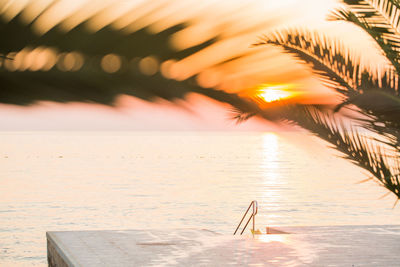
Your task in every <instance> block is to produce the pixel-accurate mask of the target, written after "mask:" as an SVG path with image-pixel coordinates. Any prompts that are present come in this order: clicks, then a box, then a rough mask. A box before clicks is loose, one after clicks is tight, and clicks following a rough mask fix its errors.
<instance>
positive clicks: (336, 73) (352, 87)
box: [255, 30, 399, 97]
mask: <svg viewBox="0 0 400 267" xmlns="http://www.w3.org/2000/svg"><path fill="white" fill-rule="evenodd" d="M264 44H272V45H276V46H279V47H282V48H283V49H284V50H285V51H286V52H287V53H290V54H292V55H294V56H296V57H297V58H298V59H300V60H301V61H303V62H305V63H307V64H310V65H311V67H312V70H313V72H314V73H315V74H316V75H317V76H318V77H319V78H320V79H321V80H322V83H323V84H325V85H326V86H328V87H329V88H332V89H334V90H336V91H337V92H339V93H341V94H343V95H345V96H347V97H352V96H356V95H359V94H362V93H363V92H364V91H368V90H381V91H384V92H388V93H391V94H398V87H399V79H398V75H397V73H396V72H395V71H393V70H387V69H385V70H381V69H378V70H377V71H375V72H374V71H372V70H371V69H368V68H366V67H363V66H362V64H361V63H360V60H359V59H358V58H355V57H354V56H352V54H353V53H351V51H349V50H348V49H346V48H345V47H344V46H343V44H341V43H340V42H338V41H336V40H331V39H329V38H328V37H326V36H325V35H321V34H318V33H314V32H308V31H303V30H286V31H280V32H275V33H273V34H270V35H267V36H264V37H263V38H262V39H261V41H260V42H258V43H256V44H255V45H264Z"/></svg>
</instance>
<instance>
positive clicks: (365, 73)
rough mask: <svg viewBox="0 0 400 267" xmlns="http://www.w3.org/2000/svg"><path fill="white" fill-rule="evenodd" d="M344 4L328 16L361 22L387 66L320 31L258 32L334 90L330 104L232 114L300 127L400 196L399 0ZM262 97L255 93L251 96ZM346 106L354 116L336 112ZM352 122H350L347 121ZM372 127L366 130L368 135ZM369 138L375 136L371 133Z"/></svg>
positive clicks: (348, 0) (356, 0)
mask: <svg viewBox="0 0 400 267" xmlns="http://www.w3.org/2000/svg"><path fill="white" fill-rule="evenodd" d="M344 2H345V4H346V5H345V7H344V8H342V9H338V10H335V11H334V12H332V13H331V15H330V17H329V19H331V20H342V21H347V22H350V23H353V24H355V25H357V26H358V27H360V28H362V29H363V30H364V31H365V32H366V33H367V34H368V35H369V36H370V37H371V39H372V40H373V41H375V43H376V44H377V45H378V46H377V47H378V48H379V50H380V52H381V54H382V55H383V56H384V57H385V58H386V62H387V66H385V67H380V68H379V67H377V68H372V67H364V66H363V65H362V64H361V60H360V58H357V57H356V56H354V55H353V53H352V51H351V50H350V49H348V48H346V46H345V45H343V43H341V42H339V41H338V40H336V39H331V38H329V37H327V36H326V35H324V34H322V33H318V32H310V31H307V30H298V29H293V30H284V31H277V32H274V33H272V34H270V35H267V36H264V37H262V38H261V40H260V41H259V42H258V43H256V44H255V45H257V46H259V45H274V46H278V47H280V48H282V49H283V50H284V51H285V52H286V53H289V54H292V55H293V56H295V57H296V58H297V59H299V60H300V61H301V62H303V63H305V64H306V65H307V66H309V67H311V69H312V71H313V73H314V74H315V75H316V76H318V77H319V78H320V79H321V81H322V83H323V84H325V85H326V86H328V87H329V88H332V89H333V90H335V91H336V92H338V93H339V94H340V96H341V97H342V99H343V101H342V103H341V104H340V105H338V106H337V107H336V108H335V109H334V110H330V111H329V110H326V109H321V108H320V107H315V106H305V105H303V106H300V105H290V104H285V103H281V104H282V105H279V103H276V104H275V105H274V106H271V105H265V104H264V105H263V106H264V108H257V109H254V110H252V111H249V112H243V111H240V110H236V119H238V120H239V121H240V120H244V119H247V118H249V117H250V116H252V115H260V116H262V117H264V118H267V119H273V120H284V121H287V122H290V123H294V124H296V125H299V126H301V127H303V128H305V129H307V130H309V131H310V132H312V133H314V134H315V135H317V136H318V137H320V138H322V139H324V140H326V141H328V142H329V143H330V144H331V145H332V146H333V147H334V148H335V149H336V150H338V151H340V152H341V153H343V155H344V157H345V158H347V159H349V160H350V161H352V162H353V163H355V164H356V165H358V166H359V167H361V168H363V169H365V170H367V171H368V172H370V173H371V174H372V177H371V178H369V179H372V178H373V177H374V178H376V181H378V182H379V183H380V184H381V185H383V186H384V187H386V188H387V189H388V190H389V193H390V192H392V193H393V194H395V195H396V197H397V200H398V199H399V198H400V160H399V159H400V117H399V116H400V95H399V87H400V16H399V14H400V1H398V0H344ZM260 101H262V100H260V99H256V102H260ZM342 108H347V109H350V110H351V111H352V113H351V114H352V115H351V116H350V115H347V116H343V115H342V116H340V117H339V113H340V112H339V111H341V110H342ZM349 125H350V126H349ZM371 132H372V133H371ZM371 136H374V137H371Z"/></svg>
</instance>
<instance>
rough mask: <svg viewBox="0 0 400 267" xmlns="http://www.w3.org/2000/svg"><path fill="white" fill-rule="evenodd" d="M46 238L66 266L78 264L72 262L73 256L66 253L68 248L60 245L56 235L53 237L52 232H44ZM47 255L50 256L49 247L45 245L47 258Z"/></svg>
mask: <svg viewBox="0 0 400 267" xmlns="http://www.w3.org/2000/svg"><path fill="white" fill-rule="evenodd" d="M46 239H47V242H48V243H50V244H51V245H52V247H53V248H54V249H55V250H56V252H57V254H58V256H59V257H60V258H62V260H63V261H64V263H65V264H66V265H67V266H70V267H76V266H79V264H78V263H77V262H74V260H73V257H72V255H71V254H69V253H68V250H67V249H66V248H65V247H62V242H61V241H60V240H58V239H57V237H55V236H54V235H53V233H52V232H46ZM49 256H50V255H49V247H48V245H47V258H49ZM48 264H49V263H48ZM49 266H50V265H49Z"/></svg>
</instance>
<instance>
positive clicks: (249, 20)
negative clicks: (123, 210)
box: [0, 0, 379, 130]
mask: <svg viewBox="0 0 400 267" xmlns="http://www.w3.org/2000/svg"><path fill="white" fill-rule="evenodd" d="M52 2H53V0H31V1H29V0H24V1H3V2H2V3H1V4H0V14H1V16H2V18H3V19H5V20H10V19H12V18H13V17H14V16H16V15H17V14H18V13H20V12H21V14H22V17H23V19H24V20H25V21H26V22H30V21H32V20H33V19H34V18H37V20H36V21H35V22H34V26H35V29H36V31H37V33H38V34H43V33H45V32H47V31H48V30H50V29H51V28H52V27H54V26H55V25H58V24H59V23H60V22H61V27H62V28H63V29H64V30H65V31H68V30H71V29H72V28H73V27H74V26H76V25H77V24H79V23H80V22H81V21H82V20H85V19H88V18H91V19H90V20H89V22H90V23H89V25H90V28H91V29H92V31H96V30H99V29H101V28H102V27H104V26H106V25H112V26H113V27H115V28H117V29H119V28H123V27H125V26H127V25H130V26H129V27H127V28H126V29H125V31H127V32H133V31H136V30H138V29H140V28H143V27H149V28H148V29H149V31H151V32H154V33H156V32H159V31H162V30H164V29H165V28H167V27H169V26H172V25H175V24H177V23H180V22H182V21H187V20H188V21H189V22H190V23H189V25H188V26H187V27H186V28H185V29H183V30H182V31H180V32H178V33H176V34H174V35H173V36H172V38H171V40H170V44H169V45H171V46H173V47H175V48H176V49H177V50H180V49H184V48H188V47H192V46H195V45H197V44H199V43H201V42H203V41H204V40H207V39H208V38H210V37H213V36H216V35H218V36H219V41H218V42H217V43H215V44H213V45H211V46H209V47H207V48H205V49H203V50H201V51H199V52H197V53H195V54H192V55H190V56H188V57H187V58H184V59H182V60H181V61H179V62H175V61H171V62H169V63H170V64H168V75H169V76H170V78H173V79H177V80H182V79H186V78H188V77H194V76H195V77H196V79H197V82H198V83H199V85H201V86H205V87H215V88H218V89H220V90H225V91H228V92H235V93H241V94H243V93H246V92H251V91H252V90H254V88H256V87H257V86H259V85H260V84H282V83H283V84H291V85H294V86H292V87H293V88H292V89H291V90H294V91H296V92H298V95H301V98H303V99H307V100H308V101H312V102H323V103H326V102H328V103H330V102H332V101H333V98H334V96H333V94H331V93H330V91H329V90H328V89H327V88H325V87H324V86H322V85H321V84H320V83H319V81H318V80H317V79H316V78H313V77H312V75H311V72H310V70H309V69H307V68H306V67H304V65H302V64H299V63H297V62H296V61H295V60H294V59H293V58H292V57H290V56H289V55H286V54H283V53H282V52H281V50H279V49H278V48H274V47H257V48H251V47H250V46H251V44H252V43H255V42H256V41H257V40H258V37H259V36H261V35H262V34H267V33H268V32H271V31H273V30H276V29H282V28H287V27H297V28H299V27H300V28H301V27H304V28H309V29H315V30H318V31H321V32H324V33H326V34H329V35H332V36H338V37H339V38H341V39H343V40H345V41H346V43H347V44H348V45H349V46H350V47H352V46H354V47H355V45H357V46H358V47H359V46H360V43H361V44H362V47H363V48H365V49H368V51H371V53H369V55H368V57H369V60H371V59H373V60H376V59H377V58H379V56H378V54H377V53H376V52H373V51H374V50H373V49H371V48H372V47H373V44H372V43H371V42H368V40H367V37H366V36H365V35H364V34H363V33H362V32H361V31H360V30H358V29H357V28H356V27H354V26H352V25H348V24H345V23H341V22H327V21H326V19H325V18H326V15H327V14H328V12H329V11H330V10H332V9H333V8H334V7H336V6H338V4H337V2H336V1H335V0H280V1H265V0H251V1H250V0H249V1H239V0H225V1H213V0H203V1H195V0H185V1H181V0H155V1H153V0H151V1H150V0H141V1H140V0H137V1H124V0H121V1H111V0H103V1H93V0H60V1H57V2H56V4H54V5H53V6H52V8H50V9H48V10H47V11H46V12H44V13H43V14H41V15H40V16H39V17H37V16H38V14H40V11H41V10H43V8H44V7H46V6H47V5H49V4H50V3H52ZM194 6H195V7H196V8H193V7H194ZM149 11H152V12H151V13H149V15H146V16H144V15H143V14H147V13H148V12H149ZM359 50H360V49H359ZM238 55H242V57H241V58H239V59H237V60H232V61H229V62H225V63H223V64H221V62H223V61H224V60H226V59H229V58H232V57H235V56H238ZM161 63H162V62H161ZM161 66H163V65H161ZM164 66H167V64H164ZM127 99H128V98H127V97H121V98H120V99H119V102H118V103H121V105H122V104H123V107H120V108H118V109H117V110H113V109H111V108H106V107H101V106H99V105H89V104H77V103H72V104H54V103H53V104H49V103H38V104H37V105H34V106H31V107H26V108H22V107H14V106H8V105H1V106H0V115H1V118H0V125H1V126H0V129H2V130H10V129H11V130H12V129H26V130H29V129H36V128H37V129H53V128H54V129H62V128H63V127H65V128H68V129H75V128H76V129H77V130H78V129H109V130H113V129H116V130H118V129H141V130H143V129H152V130H154V129H160V130H163V129H168V130H173V129H177V130H178V129H185V130H190V129H192V130H197V129H218V130H222V129H226V130H232V129H249V130H266V129H269V128H268V127H269V126H264V125H263V123H260V122H259V121H257V122H256V121H254V122H253V121H252V122H250V123H247V124H245V125H244V126H243V125H241V126H239V127H237V126H232V124H233V123H232V122H231V121H229V119H227V117H228V116H229V109H228V108H227V107H226V106H223V105H219V104H217V103H214V102H212V101H207V100H206V99H205V98H204V97H199V96H195V95H191V96H189V97H188V101H187V103H186V105H187V106H190V109H191V111H192V113H190V112H187V111H185V109H182V108H179V107H178V106H176V107H172V105H170V104H165V103H164V104H158V105H155V104H149V103H144V102H142V101H139V100H135V99H129V100H127ZM139 102H140V104H138V103H139ZM164 111H165V112H164ZM54 114H57V116H55V115H54ZM149 114H151V116H150V115H149ZM194 114H198V115H199V116H197V117H196V116H194ZM58 118H63V119H62V120H61V121H63V123H61V124H60V123H59V121H60V120H59V119H58ZM205 118H207V119H205ZM214 118H218V119H216V120H213V119H214ZM165 122H168V123H167V126H166V125H165ZM35 125H36V126H35ZM61 125H64V126H61ZM138 125H139V126H138ZM60 127H61V128H60ZM246 127H248V128H246Z"/></svg>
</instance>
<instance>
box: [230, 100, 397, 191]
mask: <svg viewBox="0 0 400 267" xmlns="http://www.w3.org/2000/svg"><path fill="white" fill-rule="evenodd" d="M235 112H236V117H237V118H240V120H238V121H239V122H241V121H243V120H244V119H248V118H249V117H251V116H254V115H258V116H261V117H263V118H266V119H268V120H271V119H273V120H275V121H284V122H289V123H291V124H294V125H298V126H300V127H302V128H304V129H306V130H308V131H309V132H311V133H313V134H315V135H316V136H317V137H319V138H321V139H323V140H325V141H327V142H328V143H330V144H331V146H332V148H334V149H335V150H337V151H339V152H341V153H342V154H343V155H344V158H345V159H348V160H350V161H351V162H352V163H354V164H355V165H357V166H359V167H361V168H363V169H365V170H367V171H369V172H370V173H371V174H372V175H373V176H374V177H376V178H377V179H378V181H379V182H380V183H381V184H382V185H383V186H384V187H386V188H387V189H388V190H390V192H392V193H393V194H395V195H396V196H397V198H400V191H399V188H400V166H399V164H398V163H397V164H395V165H394V167H393V160H391V156H390V155H386V154H384V152H383V151H387V149H384V148H383V147H382V145H378V144H377V143H376V142H375V141H374V140H371V139H370V138H367V137H365V136H363V135H361V134H360V133H359V132H358V131H357V130H356V129H354V128H350V131H348V130H347V128H346V127H345V126H344V123H343V121H342V120H339V119H337V118H336V117H335V116H334V114H332V113H329V112H327V111H325V110H321V108H319V107H316V106H310V105H288V104H286V103H281V105H280V106H279V107H278V106H274V107H267V108H265V109H263V110H262V111H261V112H258V113H256V112H255V111H252V112H251V113H249V112H247V113H246V112H244V111H240V110H235Z"/></svg>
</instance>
